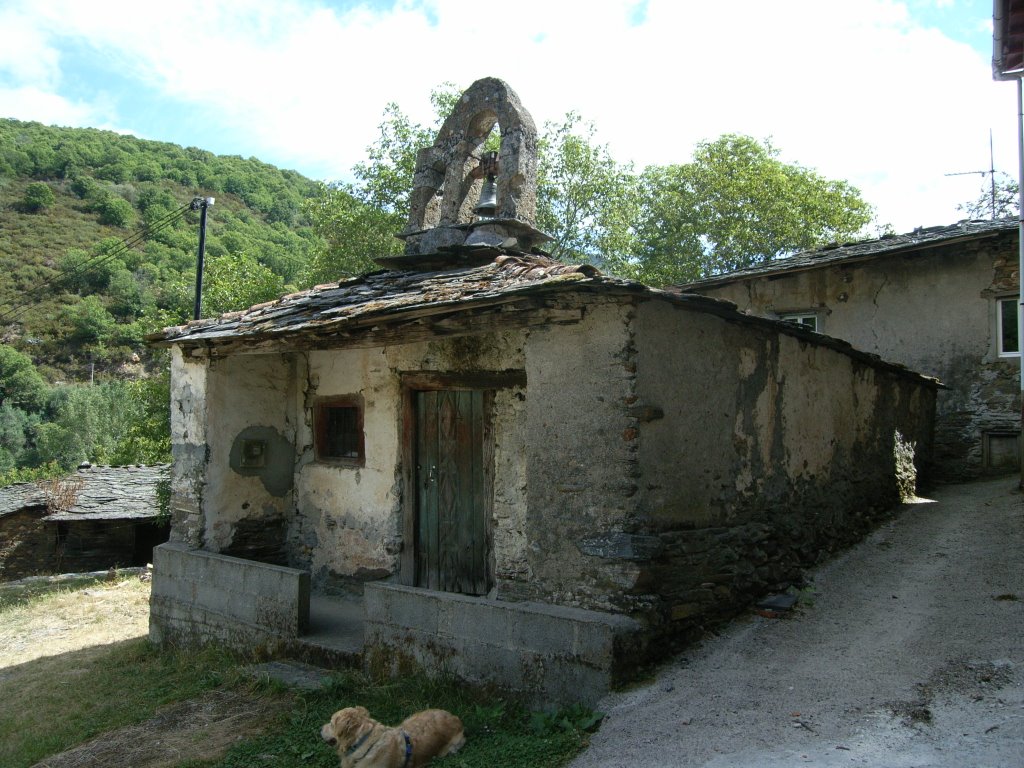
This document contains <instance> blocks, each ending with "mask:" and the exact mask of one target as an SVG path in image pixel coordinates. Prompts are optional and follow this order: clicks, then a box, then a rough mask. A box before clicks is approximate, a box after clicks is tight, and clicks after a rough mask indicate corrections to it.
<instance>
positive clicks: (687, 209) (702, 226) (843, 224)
mask: <svg viewBox="0 0 1024 768" xmlns="http://www.w3.org/2000/svg"><path fill="white" fill-rule="evenodd" d="M778 155H779V151H778V150H777V149H776V148H775V147H773V146H772V144H771V142H769V141H765V142H759V141H757V140H755V139H752V138H751V137H749V136H741V135H737V134H725V135H723V136H721V137H720V138H718V139H716V140H715V141H711V142H701V143H700V144H698V145H697V148H696V151H695V152H694V157H693V161H692V162H690V163H687V164H684V165H672V166H667V167H651V168H648V169H646V170H645V171H644V174H643V177H642V184H643V194H644V201H643V211H644V215H643V217H642V219H641V221H640V223H639V227H638V238H639V241H640V247H639V249H638V252H637V257H636V258H635V259H632V260H630V261H628V262H627V263H626V264H624V265H623V268H624V271H626V272H627V273H628V274H631V276H633V277H636V278H638V279H641V280H644V281H646V282H649V283H652V284H656V285H664V284H667V283H673V282H684V281H687V280H692V279H697V278H700V277H704V276H707V275H710V274H715V273H719V272H725V271H730V270H735V269H741V268H743V267H748V266H751V265H753V264H759V263H762V262H766V261H771V260H772V259H774V258H777V257H779V256H782V255H785V254H788V253H793V252H796V251H800V250H803V249H808V248H814V247H817V246H821V245H824V244H827V243H829V242H835V241H842V240H849V239H853V238H855V237H856V236H857V235H858V233H859V232H860V231H861V230H862V229H863V228H864V227H865V226H866V225H867V224H868V223H869V222H870V221H871V218H872V209H871V206H869V205H868V204H867V203H866V202H864V200H863V199H862V198H861V196H860V192H859V191H858V190H857V189H856V188H854V187H853V186H851V185H850V184H848V183H847V182H845V181H832V180H829V179H826V178H824V177H823V176H820V175H819V174H818V173H817V172H815V171H814V170H812V169H809V168H805V167H803V166H800V165H790V164H787V163H783V162H782V161H780V160H779V159H778Z"/></svg>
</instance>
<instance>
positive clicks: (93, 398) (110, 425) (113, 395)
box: [35, 383, 137, 469]
mask: <svg viewBox="0 0 1024 768" xmlns="http://www.w3.org/2000/svg"><path fill="white" fill-rule="evenodd" d="M136 407H137V406H136V404H133V403H132V402H131V401H130V400H129V399H128V398H126V397H124V385H123V384H120V383H111V384H103V385H97V386H89V385H88V384H85V385H69V386H65V387H60V388H58V389H56V390H54V393H53V396H52V397H51V399H50V402H49V404H48V406H47V410H48V411H49V414H50V418H49V420H48V421H46V422H45V423H42V424H40V425H39V426H38V428H37V429H36V449H35V450H36V457H35V463H37V464H46V463H49V462H51V461H53V462H57V463H58V464H60V465H61V466H62V467H64V468H65V469H72V468H74V467H75V466H77V465H78V464H80V463H81V462H83V461H93V462H99V463H107V461H108V460H109V457H110V456H111V455H112V454H113V453H114V450H115V448H116V446H117V443H118V440H119V438H120V436H121V435H122V434H123V432H124V430H125V427H126V425H127V424H128V423H130V422H131V421H132V419H133V411H134V409H135V408H136Z"/></svg>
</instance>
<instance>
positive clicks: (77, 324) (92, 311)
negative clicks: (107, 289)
mask: <svg viewBox="0 0 1024 768" xmlns="http://www.w3.org/2000/svg"><path fill="white" fill-rule="evenodd" d="M65 320H66V322H67V324H68V328H69V331H70V333H69V334H68V337H69V338H70V339H71V340H72V341H77V342H79V343H83V344H102V343H103V342H105V341H107V339H109V338H110V336H111V334H112V333H113V332H114V318H113V317H111V316H110V313H109V312H107V308H106V307H105V306H104V305H103V300H102V299H100V297H99V296H96V295H95V294H93V295H91V296H86V297H85V298H84V299H82V300H81V301H80V302H78V303H77V304H75V305H73V306H71V307H69V308H68V309H67V310H66V312H65Z"/></svg>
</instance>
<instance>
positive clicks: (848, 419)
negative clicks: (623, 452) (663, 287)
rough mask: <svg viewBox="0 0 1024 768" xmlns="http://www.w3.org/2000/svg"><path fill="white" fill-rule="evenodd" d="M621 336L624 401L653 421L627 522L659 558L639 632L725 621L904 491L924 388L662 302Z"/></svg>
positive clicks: (924, 450) (925, 433)
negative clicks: (633, 368) (631, 354)
mask: <svg viewBox="0 0 1024 768" xmlns="http://www.w3.org/2000/svg"><path fill="white" fill-rule="evenodd" d="M636 328H637V334H636V336H637V339H638V341H637V347H638V381H637V395H638V397H639V400H640V402H642V403H645V404H648V405H649V406H657V408H658V410H659V411H661V412H663V413H664V417H663V418H658V419H655V420H652V421H651V422H649V423H646V424H643V425H642V426H641V427H640V439H639V456H640V466H641V468H642V472H641V479H640V483H639V485H640V491H639V493H638V505H639V509H638V513H637V514H638V521H639V525H640V529H641V530H646V531H647V532H649V533H650V534H652V535H653V536H654V537H655V538H656V539H657V541H658V542H659V545H660V546H659V548H658V550H657V554H656V556H654V557H652V558H651V559H650V561H649V562H648V563H645V564H644V568H645V569H648V570H649V574H648V577H649V578H648V583H649V584H651V585H654V587H655V594H656V597H655V596H652V597H650V599H649V603H650V604H651V605H659V608H658V609H657V611H655V612H654V613H652V614H650V615H649V618H650V619H651V620H652V621H654V622H657V621H663V622H666V624H668V625H672V624H673V623H674V622H684V623H685V622H700V621H705V620H708V618H709V617H714V616H716V615H728V613H729V612H730V611H732V610H735V609H736V607H737V606H741V605H743V604H745V603H746V601H748V600H749V599H751V598H752V597H753V596H755V595H757V594H759V593H762V592H763V591H764V590H765V589H767V588H769V587H778V586H780V585H781V586H784V585H785V584H786V583H788V582H789V581H791V580H793V579H796V578H798V577H799V574H800V570H801V568H803V567H806V566H807V565H809V564H812V563H814V562H816V561H817V560H818V559H820V558H822V557H824V556H825V555H826V554H828V553H829V552H831V551H834V550H835V549H837V548H838V547H840V546H842V545H844V544H846V543H849V542H850V541H853V540H855V539H856V538H857V537H858V536H860V535H861V534H862V533H863V532H864V531H865V530H866V529H867V528H868V527H869V526H870V525H871V524H872V523H873V521H874V520H876V519H877V518H878V517H879V515H881V514H883V513H884V511H885V510H887V509H889V508H891V507H892V506H893V505H895V504H897V503H898V502H899V501H900V494H901V491H903V492H905V491H907V490H908V482H909V490H912V486H913V479H914V474H915V469H916V468H915V466H914V465H913V462H914V460H915V459H916V460H917V461H918V462H923V461H924V460H925V459H926V458H927V454H928V451H929V449H930V440H931V419H932V415H931V410H932V408H933V402H934V401H933V390H932V389H930V388H928V387H925V386H923V385H921V384H918V383H916V382H915V381H913V380H912V379H909V378H906V377H902V376H899V375H897V374H892V373H889V372H885V371H882V370H880V369H877V368H874V367H870V366H868V365H867V364H865V363H862V362H859V361H857V360H855V359H853V358H851V357H849V356H847V355H844V354H842V353H840V352H837V351H835V350H832V349H830V348H828V347H824V346H821V345H816V344H813V343H811V342H808V341H805V340H802V339H800V338H797V337H794V336H789V335H786V334H785V333H778V332H775V331H773V330H771V329H763V328H753V327H751V326H749V325H746V324H742V325H741V324H738V323H730V322H726V321H724V320H723V319H721V318H719V317H716V316H713V315H707V314H701V313H697V312H692V311H687V310H685V309H681V308H677V307H673V306H671V305H668V304H666V303H663V302H647V303H644V304H642V305H640V307H639V308H638V310H637V319H636ZM907 478H909V480H907ZM639 598H640V595H638V600H639ZM639 605H641V602H638V606H639Z"/></svg>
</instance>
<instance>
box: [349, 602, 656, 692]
mask: <svg viewBox="0 0 1024 768" xmlns="http://www.w3.org/2000/svg"><path fill="white" fill-rule="evenodd" d="M363 595H364V601H365V611H366V626H365V653H364V657H365V659H366V664H367V666H368V667H369V668H370V670H371V671H372V672H386V673H390V674H398V673H400V672H401V671H403V669H404V668H405V667H408V666H414V667H419V668H421V669H423V670H425V671H426V672H427V673H428V674H452V675H454V676H456V677H459V678H461V679H463V680H467V681H469V682H472V683H478V684H493V685H497V686H498V687H500V688H503V689H507V690H509V691H512V692H515V693H517V694H519V695H521V696H522V697H523V698H525V699H526V700H527V701H528V703H530V704H532V705H533V706H537V707H546V708H554V707H557V706H558V705H562V704H570V703H574V702H583V703H585V704H591V705H592V704H594V703H596V701H597V700H598V699H599V698H600V697H601V696H602V695H604V693H606V692H607V691H608V689H609V688H610V687H611V686H612V685H613V684H615V683H617V682H619V681H620V680H622V679H623V677H624V676H625V675H626V674H628V672H629V671H631V670H632V668H633V666H634V665H635V663H636V662H637V660H638V657H639V655H640V654H639V652H638V649H637V646H638V643H639V638H640V631H641V625H640V624H639V623H638V622H636V621H634V620H632V619H629V618H627V617H624V616H615V615H612V614H607V613H599V612H597V611H585V610H580V609H576V608H564V607H561V606H553V605H544V604H537V603H506V602H500V601H496V600H488V599H486V598H478V597H468V596H466V595H458V594H453V593H449V592H433V591H430V590H425V589H414V588H411V587H402V586H397V585H392V584H380V583H372V584H367V585H366V588H365V590H364V593H363Z"/></svg>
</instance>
